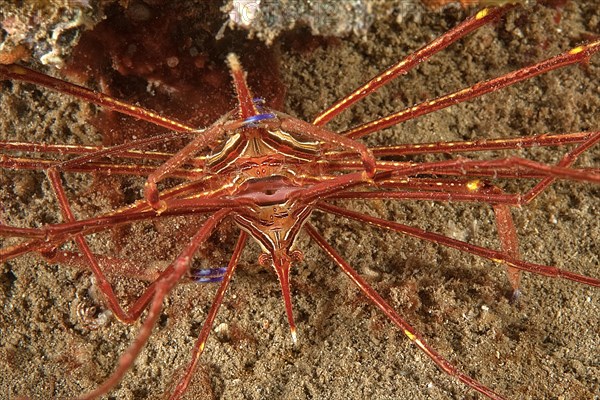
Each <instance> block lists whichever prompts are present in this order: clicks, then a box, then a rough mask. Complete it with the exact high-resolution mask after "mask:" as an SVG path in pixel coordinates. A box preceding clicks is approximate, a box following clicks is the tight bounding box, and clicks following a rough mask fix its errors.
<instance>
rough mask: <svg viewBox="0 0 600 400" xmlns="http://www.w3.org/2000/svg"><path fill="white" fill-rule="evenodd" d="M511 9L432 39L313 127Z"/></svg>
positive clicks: (482, 14)
mask: <svg viewBox="0 0 600 400" xmlns="http://www.w3.org/2000/svg"><path fill="white" fill-rule="evenodd" d="M514 7H515V6H514V5H506V6H503V7H497V8H484V9H483V10H481V11H479V12H478V13H477V14H475V15H474V16H472V17H470V18H468V19H466V20H465V21H463V22H462V23H460V24H459V25H457V26H456V27H454V28H452V29H450V30H449V31H447V32H446V33H444V34H443V35H442V36H440V37H438V38H436V39H434V40H433V41H431V42H430V43H428V44H426V45H425V46H423V47H421V48H420V49H419V50H417V51H415V52H413V53H411V54H409V55H408V56H406V58H404V59H403V60H401V61H399V62H397V63H396V64H394V65H392V66H391V67H389V68H388V69H386V70H385V71H383V72H381V73H380V74H378V75H376V76H375V77H373V78H372V79H371V80H370V81H368V82H367V83H365V84H364V85H362V86H360V87H359V88H357V89H356V90H354V91H353V92H352V93H350V94H349V95H347V96H346V97H344V98H342V99H340V100H338V101H336V102H335V103H334V104H333V105H331V106H330V107H328V108H327V109H325V110H324V111H322V112H321V113H320V114H319V115H318V116H317V117H315V119H314V120H313V124H314V125H318V126H320V125H324V124H326V123H327V122H329V121H330V120H331V119H333V118H334V117H335V116H336V115H338V114H339V113H341V112H342V111H344V110H346V109H347V108H349V107H351V106H352V105H353V104H354V103H356V102H357V101H359V100H361V99H363V98H365V97H366V96H368V95H370V94H371V93H373V92H374V91H376V90H378V89H379V88H381V87H383V86H385V85H387V84H388V83H389V82H391V81H392V80H394V79H395V78H397V77H398V76H400V75H403V74H406V73H407V72H408V71H410V70H411V69H413V68H414V67H416V66H417V65H419V64H420V63H422V62H423V61H426V60H428V59H429V57H431V56H432V55H434V54H435V53H437V52H439V51H441V50H443V49H445V48H446V47H448V46H449V45H451V44H452V43H454V42H456V41H457V40H459V39H460V38H462V37H464V36H466V35H467V34H469V33H471V32H473V31H474V30H475V29H478V28H480V27H481V26H483V25H486V24H488V23H490V22H492V21H495V20H496V19H498V18H500V17H501V16H502V15H504V14H505V13H506V12H507V11H509V10H510V9H512V8H514Z"/></svg>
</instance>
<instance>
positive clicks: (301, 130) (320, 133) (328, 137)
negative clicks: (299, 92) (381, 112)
mask: <svg viewBox="0 0 600 400" xmlns="http://www.w3.org/2000/svg"><path fill="white" fill-rule="evenodd" d="M277 115H278V116H280V117H281V129H283V130H284V131H288V132H293V133H298V134H302V135H306V136H309V137H311V138H314V139H317V140H322V141H324V142H326V143H328V144H332V145H335V146H340V147H344V148H346V149H352V150H354V151H355V152H357V153H359V154H360V159H361V162H362V164H363V167H364V169H365V175H366V178H367V179H370V178H372V177H373V175H374V174H375V167H376V162H375V158H374V157H373V153H372V152H371V150H370V149H369V148H368V147H367V146H366V145H364V144H363V143H359V142H357V141H355V140H351V139H348V138H346V137H343V136H341V135H338V134H337V133H333V132H330V131H328V130H326V129H323V128H321V127H319V126H315V125H313V124H309V123H308V122H304V121H301V120H299V119H296V118H291V117H288V116H286V115H285V114H282V113H278V114H277Z"/></svg>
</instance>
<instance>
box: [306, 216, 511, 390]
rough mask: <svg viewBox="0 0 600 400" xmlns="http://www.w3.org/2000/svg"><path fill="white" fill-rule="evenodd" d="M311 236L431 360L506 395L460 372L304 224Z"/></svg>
mask: <svg viewBox="0 0 600 400" xmlns="http://www.w3.org/2000/svg"><path fill="white" fill-rule="evenodd" d="M304 228H305V229H306V231H307V232H308V234H309V235H310V237H311V238H313V239H314V240H315V242H317V244H318V245H319V247H321V248H322V249H323V250H324V251H325V253H326V254H327V255H328V256H329V258H331V260H332V261H333V262H334V263H336V264H337V265H338V266H339V267H340V268H341V269H342V271H344V273H345V274H346V275H348V277H349V278H350V279H351V280H352V281H353V282H354V283H355V284H356V286H358V288H359V289H360V290H361V291H362V292H363V293H364V295H365V296H367V298H368V299H369V300H371V301H372V302H373V303H374V304H375V305H376V306H377V307H378V308H379V309H380V310H381V311H382V312H383V313H384V314H385V315H386V316H387V317H388V318H389V319H390V321H391V322H392V323H393V324H394V325H396V326H397V327H398V328H400V329H401V330H402V332H403V333H404V334H405V335H406V337H408V338H409V339H410V341H411V342H413V343H414V344H415V345H416V346H417V347H418V348H419V349H421V350H422V351H423V352H424V353H425V354H427V356H428V357H429V358H431V360H432V361H433V362H434V363H435V364H436V365H437V366H438V367H439V368H440V369H441V370H442V371H444V372H445V373H447V374H448V375H450V376H452V377H454V378H456V379H458V380H459V381H461V382H463V383H464V384H466V385H467V386H469V387H470V388H472V389H474V390H476V391H478V392H479V393H482V394H484V395H485V396H487V397H489V398H490V399H493V400H502V399H504V397H502V396H501V395H499V394H498V393H496V392H494V391H493V390H492V389H490V388H488V387H487V386H485V385H482V384H481V383H479V382H477V381H476V380H475V379H473V378H471V377H470V376H468V375H465V374H463V373H462V372H460V371H459V370H458V369H457V368H456V367H455V366H454V365H452V364H451V363H450V362H449V361H448V360H446V358H444V357H443V356H442V355H441V354H439V353H438V352H437V351H435V350H434V349H433V348H432V347H430V346H429V345H428V344H427V343H426V342H425V340H423V338H422V337H421V335H420V334H419V333H418V332H417V331H416V330H415V328H413V327H412V325H410V324H409V323H408V322H406V321H405V320H404V319H403V318H402V317H401V316H400V314H398V313H397V312H396V310H394V309H393V308H392V306H390V305H389V304H388V303H387V302H386V301H385V300H384V299H383V298H382V297H381V296H380V295H379V293H377V292H376V291H375V290H374V289H373V288H372V287H371V286H370V285H369V284H368V283H367V281H365V280H364V279H363V278H362V277H361V276H360V275H358V273H357V272H356V271H354V269H353V268H352V267H351V266H350V265H349V264H348V263H347V262H346V261H345V260H344V259H343V258H342V256H340V255H339V254H338V253H337V252H336V251H335V250H334V249H333V247H331V245H330V244H329V243H327V241H326V240H325V238H323V236H321V234H320V233H319V232H317V230H316V229H315V228H313V226H312V225H310V224H306V225H305V226H304Z"/></svg>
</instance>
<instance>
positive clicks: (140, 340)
mask: <svg viewBox="0 0 600 400" xmlns="http://www.w3.org/2000/svg"><path fill="white" fill-rule="evenodd" d="M229 213H230V211H229V210H221V211H217V212H216V213H215V214H213V215H211V216H210V217H209V218H208V219H207V220H206V222H205V223H204V225H203V226H202V227H201V228H200V230H199V231H198V232H197V233H196V234H195V235H194V237H193V238H192V239H191V240H190V243H189V244H188V245H187V246H186V248H185V249H184V250H183V251H182V252H181V254H180V255H179V256H178V257H177V259H175V261H174V262H173V263H172V264H171V265H170V266H169V268H167V270H165V272H166V273H163V274H162V276H161V277H160V278H159V279H158V280H157V281H156V282H155V283H153V284H152V285H151V288H152V291H153V294H152V295H151V296H149V297H150V299H149V300H150V305H149V307H148V315H147V316H146V319H145V320H144V322H143V324H142V326H141V327H140V330H139V331H138V334H137V336H136V337H135V339H134V341H133V343H131V345H130V346H129V348H127V350H126V351H125V352H124V353H123V354H122V355H121V357H120V358H119V362H118V365H117V368H116V369H115V371H114V372H113V373H112V374H111V375H110V376H109V377H108V378H107V379H106V380H105V381H104V383H102V385H100V386H99V387H98V388H96V389H95V390H93V391H91V392H89V393H86V394H84V395H82V396H81V397H80V398H79V399H80V400H88V399H95V398H97V397H99V396H102V395H103V394H105V393H107V392H108V391H109V390H110V389H112V388H113V387H114V386H115V385H116V384H117V383H118V382H119V381H120V380H121V379H122V378H123V376H124V375H125V373H126V372H127V370H128V369H129V368H130V367H131V365H132V364H133V362H134V361H135V359H136V358H137V356H138V354H139V353H140V351H141V350H142V348H143V347H144V345H145V344H146V342H147V340H148V338H149V337H150V334H151V333H152V329H153V328H154V325H155V323H156V320H157V319H158V317H159V316H160V312H161V310H162V303H163V301H164V299H165V297H166V296H167V294H168V293H169V292H170V291H171V290H172V289H173V287H175V285H176V284H177V283H178V282H179V281H180V279H181V278H182V277H183V276H184V275H185V274H186V273H188V272H189V268H190V263H191V261H192V258H193V256H194V254H195V253H196V250H197V249H198V247H199V246H200V245H201V244H202V243H204V242H205V241H206V240H207V239H208V237H209V236H210V235H211V234H212V232H213V231H214V229H215V228H216V227H217V225H218V224H219V222H221V221H222V220H223V218H225V217H226V216H227V215H228V214H229ZM167 271H168V272H167ZM149 290H150V288H149V289H147V292H148V291H149Z"/></svg>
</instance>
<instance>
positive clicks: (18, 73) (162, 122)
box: [0, 64, 196, 132]
mask: <svg viewBox="0 0 600 400" xmlns="http://www.w3.org/2000/svg"><path fill="white" fill-rule="evenodd" d="M0 76H1V77H5V78H8V79H14V80H18V81H23V82H28V83H33V84H36V85H40V86H44V87H47V88H49V89H53V90H56V91H57V92H60V93H65V94H69V95H71V96H74V97H76V98H78V99H81V100H85V101H89V102H90V103H93V104H96V105H99V106H102V107H106V108H108V109H109V110H112V111H116V112H118V113H121V114H125V115H130V116H132V117H134V118H139V119H142V120H144V121H148V122H151V123H153V124H155V125H158V126H163V127H165V128H168V129H171V130H174V131H177V132H193V131H195V130H196V128H194V127H193V126H189V125H185V124H183V123H181V122H179V121H175V120H174V119H170V118H166V117H163V116H161V115H159V114H157V113H155V112H153V111H150V110H147V109H145V108H142V107H138V106H134V105H132V104H129V103H125V102H123V101H121V100H118V99H115V98H114V97H111V96H108V95H106V94H103V93H100V92H96V91H94V90H90V89H88V88H85V87H83V86H79V85H76V84H74V83H69V82H65V81H63V80H60V79H56V78H53V77H51V76H48V75H44V74H42V73H39V72H37V71H34V70H32V69H29V68H25V67H22V66H20V65H16V64H10V65H0Z"/></svg>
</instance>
